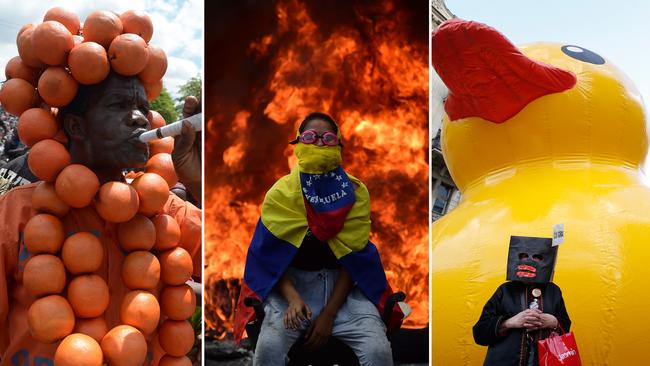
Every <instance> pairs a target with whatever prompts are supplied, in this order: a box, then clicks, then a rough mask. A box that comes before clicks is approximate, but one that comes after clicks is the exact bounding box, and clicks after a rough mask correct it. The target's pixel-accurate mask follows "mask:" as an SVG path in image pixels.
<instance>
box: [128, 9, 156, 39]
mask: <svg viewBox="0 0 650 366" xmlns="http://www.w3.org/2000/svg"><path fill="white" fill-rule="evenodd" d="M120 20H121V21H122V24H123V25H124V33H134V34H137V35H138V36H140V37H142V39H144V41H145V42H147V43H149V41H150V40H151V36H153V23H151V19H150V18H149V16H148V15H147V14H146V13H144V12H142V11H138V10H128V11H126V12H124V13H122V15H120Z"/></svg>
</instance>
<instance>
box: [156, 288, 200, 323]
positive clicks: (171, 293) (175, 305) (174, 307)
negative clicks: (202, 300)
mask: <svg viewBox="0 0 650 366" xmlns="http://www.w3.org/2000/svg"><path fill="white" fill-rule="evenodd" d="M160 307H161V310H162V313H163V314H164V315H165V316H166V317H168V318H170V319H173V320H187V319H188V318H189V317H191V316H192V314H194V310H195V309H196V296H195V295H194V291H193V290H192V287H191V286H190V285H187V284H183V285H180V286H166V287H165V288H163V290H162V292H161V293H160Z"/></svg>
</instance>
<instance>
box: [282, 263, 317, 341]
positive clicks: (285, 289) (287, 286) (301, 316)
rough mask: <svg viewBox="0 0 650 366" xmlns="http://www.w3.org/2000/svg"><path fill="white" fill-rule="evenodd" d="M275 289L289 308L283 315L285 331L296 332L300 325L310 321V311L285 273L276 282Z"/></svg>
mask: <svg viewBox="0 0 650 366" xmlns="http://www.w3.org/2000/svg"><path fill="white" fill-rule="evenodd" d="M277 289H278V291H279V292H280V294H282V296H283V297H284V298H285V299H286V300H287V303H288V304H289V306H288V307H287V312H286V313H285V314H284V326H285V328H287V329H294V330H298V329H301V328H302V324H303V323H306V322H307V321H309V320H311V309H309V306H307V304H305V302H304V301H303V300H302V297H301V296H300V294H299V293H298V291H297V290H296V288H295V287H294V285H293V282H291V278H289V275H287V274H286V273H285V274H283V275H282V277H281V278H280V281H278V284H277Z"/></svg>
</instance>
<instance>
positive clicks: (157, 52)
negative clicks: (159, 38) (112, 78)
mask: <svg viewBox="0 0 650 366" xmlns="http://www.w3.org/2000/svg"><path fill="white" fill-rule="evenodd" d="M148 48H149V59H148V60H147V65H146V66H145V67H144V69H142V71H140V73H139V74H138V77H139V78H140V80H142V82H143V83H154V82H156V81H158V80H160V79H162V78H163V76H165V72H166V71H167V55H166V54H165V51H163V49H162V48H160V47H156V46H152V45H149V47H148Z"/></svg>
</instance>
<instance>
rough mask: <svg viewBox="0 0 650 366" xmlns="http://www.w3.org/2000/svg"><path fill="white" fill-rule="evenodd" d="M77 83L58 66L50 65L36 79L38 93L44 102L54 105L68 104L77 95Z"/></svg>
mask: <svg viewBox="0 0 650 366" xmlns="http://www.w3.org/2000/svg"><path fill="white" fill-rule="evenodd" d="M78 88H79V84H77V81H75V79H74V78H73V77H72V75H70V74H68V72H67V71H66V70H65V69H64V68H63V67H59V66H50V67H48V68H47V69H46V70H45V71H43V74H41V77H40V79H38V94H39V95H40V96H41V98H43V100H44V101H45V103H47V104H49V105H51V106H54V107H63V106H65V105H68V104H70V102H72V100H73V99H74V97H75V96H76V95H77V89H78Z"/></svg>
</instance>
